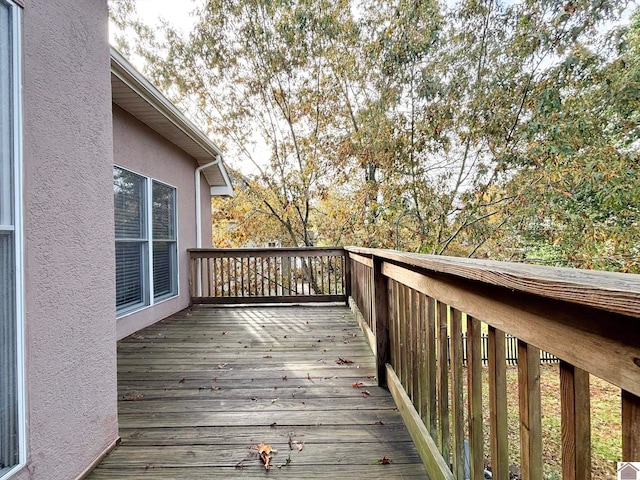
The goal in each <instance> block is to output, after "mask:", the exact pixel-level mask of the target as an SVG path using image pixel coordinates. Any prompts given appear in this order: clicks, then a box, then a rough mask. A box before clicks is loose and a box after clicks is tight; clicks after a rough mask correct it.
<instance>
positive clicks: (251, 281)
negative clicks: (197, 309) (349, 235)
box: [189, 248, 349, 304]
mask: <svg viewBox="0 0 640 480" xmlns="http://www.w3.org/2000/svg"><path fill="white" fill-rule="evenodd" d="M189 255H190V280H189V283H190V289H191V303H219V304H225V303H226V304H240V303H291V302H296V303H298V302H345V301H346V299H347V298H348V292H347V287H346V286H347V285H349V282H348V280H347V275H348V271H347V268H346V263H345V251H344V250H343V249H342V248H240V249H192V250H189Z"/></svg>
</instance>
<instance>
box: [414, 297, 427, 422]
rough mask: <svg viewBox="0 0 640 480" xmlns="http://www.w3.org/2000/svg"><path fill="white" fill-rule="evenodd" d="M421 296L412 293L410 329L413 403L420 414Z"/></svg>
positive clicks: (422, 357) (422, 352)
mask: <svg viewBox="0 0 640 480" xmlns="http://www.w3.org/2000/svg"><path fill="white" fill-rule="evenodd" d="M422 297H423V295H422V294H421V293H420V292H417V291H416V292H414V293H413V312H414V314H413V328H412V329H411V331H412V332H413V342H412V349H413V395H414V398H413V405H414V406H415V407H416V410H417V411H418V413H419V414H420V415H422V393H421V389H422V383H421V379H422V378H423V372H424V367H425V361H424V351H423V341H422V339H423V338H424V337H423V335H422V333H423V330H422V327H423V323H422V317H423V312H422V310H423V309H422Z"/></svg>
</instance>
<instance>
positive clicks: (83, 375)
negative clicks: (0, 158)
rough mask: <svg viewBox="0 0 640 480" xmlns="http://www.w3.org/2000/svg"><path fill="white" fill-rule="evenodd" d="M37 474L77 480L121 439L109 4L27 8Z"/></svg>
mask: <svg viewBox="0 0 640 480" xmlns="http://www.w3.org/2000/svg"><path fill="white" fill-rule="evenodd" d="M23 3H24V5H25V7H24V10H23V41H22V47H23V80H24V81H23V86H24V90H23V99H24V107H23V108H24V123H23V125H24V162H23V163H24V196H23V198H24V236H25V242H24V262H25V291H24V294H25V297H24V305H25V324H26V359H25V373H26V395H27V400H26V401H27V403H26V405H27V411H26V413H27V420H28V426H27V442H28V465H27V467H26V468H25V469H24V470H22V471H21V472H20V473H19V474H18V475H16V476H15V477H14V478H19V479H26V478H33V479H43V480H57V479H72V478H75V477H76V476H77V475H78V474H80V473H81V472H82V471H83V470H84V469H85V468H86V467H87V466H88V465H89V464H90V463H91V462H92V461H94V460H95V459H96V458H97V457H98V456H99V455H100V454H101V453H102V452H103V451H104V450H105V449H107V448H108V446H109V445H110V444H111V443H112V442H114V441H115V439H116V438H117V406H116V403H117V402H116V400H117V393H116V350H115V347H116V345H115V336H116V322H115V314H114V311H115V305H114V302H115V300H114V289H115V276H114V270H115V268H114V260H113V259H114V242H113V175H112V162H113V156H112V140H111V102H110V83H109V78H110V77H109V68H110V67H109V48H108V37H107V1H106V0H84V1H82V2H78V1H76V0H25V1H24V2H23Z"/></svg>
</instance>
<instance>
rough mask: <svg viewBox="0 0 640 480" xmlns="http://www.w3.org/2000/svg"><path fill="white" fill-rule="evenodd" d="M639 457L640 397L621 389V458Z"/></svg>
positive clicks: (634, 460)
mask: <svg viewBox="0 0 640 480" xmlns="http://www.w3.org/2000/svg"><path fill="white" fill-rule="evenodd" d="M639 458H640V397H638V396H637V395H634V394H632V393H630V392H627V391H625V390H623V391H622V460H623V461H625V462H637V461H638V459H639Z"/></svg>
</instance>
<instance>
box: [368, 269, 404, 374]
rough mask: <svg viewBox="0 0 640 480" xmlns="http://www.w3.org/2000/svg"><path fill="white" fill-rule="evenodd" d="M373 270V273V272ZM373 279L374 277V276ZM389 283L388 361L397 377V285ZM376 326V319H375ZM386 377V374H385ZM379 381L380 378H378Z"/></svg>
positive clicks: (393, 281) (390, 281) (394, 282)
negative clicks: (389, 360)
mask: <svg viewBox="0 0 640 480" xmlns="http://www.w3.org/2000/svg"><path fill="white" fill-rule="evenodd" d="M375 270H376V269H375V268H374V272H375ZM374 278H375V275H374ZM388 282H389V345H390V359H391V366H392V367H393V369H394V370H395V371H396V375H397V371H398V370H397V365H398V348H397V345H398V334H397V330H396V324H397V317H398V307H397V298H398V292H397V290H398V288H397V287H398V283H397V282H396V281H395V280H388ZM375 289H376V295H377V294H378V287H377V284H376V287H375ZM376 310H377V309H376ZM376 326H377V319H376ZM377 336H378V335H377V332H376V337H377ZM385 376H386V373H385ZM378 381H380V378H378Z"/></svg>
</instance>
